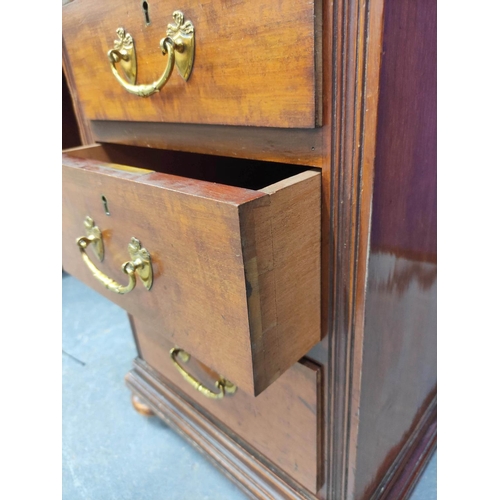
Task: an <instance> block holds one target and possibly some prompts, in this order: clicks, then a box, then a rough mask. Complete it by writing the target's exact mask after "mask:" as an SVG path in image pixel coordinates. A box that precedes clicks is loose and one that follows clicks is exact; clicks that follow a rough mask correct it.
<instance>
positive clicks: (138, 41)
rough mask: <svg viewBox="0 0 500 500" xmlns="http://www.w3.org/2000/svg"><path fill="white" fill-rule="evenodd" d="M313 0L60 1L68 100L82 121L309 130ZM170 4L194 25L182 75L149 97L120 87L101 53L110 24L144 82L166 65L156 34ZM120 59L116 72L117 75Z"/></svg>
mask: <svg viewBox="0 0 500 500" xmlns="http://www.w3.org/2000/svg"><path fill="white" fill-rule="evenodd" d="M143 3H147V4H148V16H149V20H150V24H149V25H147V24H146V19H145V14H144V12H143ZM319 4H320V2H315V1H314V0H299V1H294V2H269V1H268V0H254V1H251V2H248V1H247V2H226V1H225V0H210V1H206V2H198V1H196V2H195V1H193V0H183V1H182V2H179V1H178V0H176V1H175V2H174V1H172V0H148V1H147V2H142V1H138V0H114V1H101V2H96V1H89V0H87V1H84V0H73V1H71V2H69V3H68V4H66V5H65V6H63V39H64V45H65V48H66V50H67V54H68V60H69V64H70V66H71V68H70V73H71V74H72V77H73V80H72V81H73V82H74V86H75V89H76V95H77V98H78V100H79V102H80V104H81V106H82V109H83V112H84V114H85V116H86V118H87V119H89V120H122V121H146V122H172V123H199V124H225V125H252V126H261V127H262V126H264V127H282V128H290V127H292V128H313V127H315V126H316V125H320V123H319V118H320V114H321V113H319V112H318V110H320V109H321V106H320V104H319V96H320V90H319V85H320V83H321V71H320V67H319V65H320V61H321V54H320V47H321V39H320V37H319V35H320V33H319V30H318V29H317V26H320V23H321V12H320V10H318V8H319V7H317V5H319ZM177 10H180V11H182V13H183V14H184V23H185V22H186V21H188V20H189V21H191V23H192V25H193V26H194V36H195V49H194V51H195V55H194V61H193V65H192V71H191V74H190V76H189V78H188V80H187V81H184V79H183V78H182V77H181V75H180V74H178V72H177V71H176V70H175V69H174V70H173V72H172V74H171V76H170V78H169V80H168V82H167V83H166V84H165V85H164V87H163V88H162V89H161V90H160V91H159V92H157V93H154V94H153V95H151V96H150V97H144V98H142V97H138V96H136V95H132V94H130V93H128V92H127V91H126V90H125V89H124V88H123V87H122V86H121V85H120V84H119V83H118V81H117V79H116V78H115V77H114V76H113V74H112V71H111V67H110V62H109V60H108V55H107V53H108V51H109V50H110V49H113V47H114V41H115V40H118V39H119V38H118V36H117V33H116V30H117V29H118V28H120V27H122V28H124V30H125V32H126V33H128V34H130V35H131V37H132V38H133V41H134V46H135V54H136V62H137V82H136V83H137V84H150V83H152V82H154V81H155V80H158V79H159V77H160V75H162V74H163V72H164V70H165V68H166V64H167V59H168V56H165V57H164V56H163V55H162V51H161V48H160V41H161V40H162V39H163V38H165V37H166V34H167V26H168V25H169V24H172V25H173V26H175V22H174V19H173V17H172V14H173V12H174V11H177ZM316 40H317V41H316ZM176 53H177V52H176ZM177 57H179V56H177ZM120 64H121V63H120V62H119V63H117V64H116V67H117V71H118V72H119V74H120V75H121V76H122V77H123V78H125V77H124V73H123V72H122V69H121V67H120Z"/></svg>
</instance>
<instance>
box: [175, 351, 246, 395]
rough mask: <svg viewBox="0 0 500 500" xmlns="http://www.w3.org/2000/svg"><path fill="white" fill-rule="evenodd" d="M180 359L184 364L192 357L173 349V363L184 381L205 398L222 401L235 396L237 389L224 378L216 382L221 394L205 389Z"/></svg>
mask: <svg viewBox="0 0 500 500" xmlns="http://www.w3.org/2000/svg"><path fill="white" fill-rule="evenodd" d="M177 358H179V359H180V360H181V361H182V362H183V363H187V362H188V361H189V358H190V355H189V354H188V353H187V352H186V351H184V350H182V349H179V348H178V347H173V348H172V349H170V359H171V360H172V363H173V364H174V366H175V367H176V368H177V370H178V371H179V372H180V374H181V375H182V377H183V378H184V380H186V382H188V383H189V384H190V385H192V386H193V387H194V388H195V389H196V390H197V391H199V392H201V393H202V394H203V395H204V396H206V397H207V398H210V399H221V398H223V397H224V396H226V395H227V394H234V393H235V392H236V389H237V387H236V386H235V385H234V384H232V383H231V382H229V380H226V379H225V378H224V377H219V379H218V380H217V381H216V382H215V387H216V388H217V389H219V392H214V391H212V390H210V389H209V388H208V387H205V386H204V385H203V384H202V383H201V382H200V381H199V380H198V379H196V378H195V377H193V376H192V375H191V374H190V373H188V372H187V371H186V370H185V369H184V368H183V367H182V366H181V365H180V364H179V362H178V361H177Z"/></svg>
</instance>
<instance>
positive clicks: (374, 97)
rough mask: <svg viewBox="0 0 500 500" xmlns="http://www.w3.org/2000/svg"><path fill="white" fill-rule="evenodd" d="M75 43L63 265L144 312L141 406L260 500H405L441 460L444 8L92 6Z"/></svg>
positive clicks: (69, 69) (378, 3)
mask: <svg viewBox="0 0 500 500" xmlns="http://www.w3.org/2000/svg"><path fill="white" fill-rule="evenodd" d="M181 11H182V12H181ZM119 28H121V29H119ZM117 30H118V31H117ZM63 40H64V44H63V68H64V71H65V75H66V78H67V80H68V83H69V88H70V90H71V93H72V97H73V102H74V105H75V111H76V118H77V120H78V123H79V129H80V134H81V137H82V143H83V144H84V146H83V147H81V148H76V149H72V150H69V151H66V152H65V153H64V154H63V162H62V164H63V266H64V268H65V270H67V271H68V272H69V273H71V274H73V275H74V276H76V277H77V278H79V279H81V280H83V281H84V282H85V283H87V284H88V285H89V286H92V287H93V288H94V289H95V290H98V291H99V292H100V293H102V294H103V295H105V296H106V297H108V298H109V299H110V300H113V301H114V302H115V303H117V304H119V305H120V306H121V307H123V308H124V309H126V310H127V312H128V313H129V315H130V321H131V327H132V330H133V332H134V337H135V341H136V345H137V350H138V358H137V359H136V360H135V362H134V366H133V369H132V370H131V372H130V373H129V374H128V375H127V378H126V380H127V385H128V386H129V387H130V389H131V390H132V392H133V394H134V395H135V396H138V397H139V398H140V399H141V400H142V402H143V403H144V404H145V405H146V406H147V407H149V408H150V409H151V410H152V411H153V412H154V413H155V414H157V415H158V416H159V417H160V418H162V419H163V420H165V421H166V422H167V423H168V424H169V425H171V426H172V428H174V429H175V430H177V431H178V432H179V433H181V434H182V435H184V436H185V437H186V438H187V439H188V440H189V441H190V442H192V443H195V444H196V445H197V447H198V448H199V449H200V450H201V451H203V452H205V453H206V454H208V455H209V456H210V457H211V458H212V459H213V461H215V462H216V463H217V464H218V465H219V466H220V468H221V469H222V470H223V471H224V472H225V473H226V474H227V475H228V476H229V477H230V478H231V479H232V480H234V481H235V482H237V483H238V484H239V485H240V486H241V487H242V488H243V489H244V491H246V492H247V493H248V494H249V495H250V496H253V497H256V498H303V499H313V498H316V499H321V500H327V499H328V500H333V499H345V500H347V499H349V500H351V499H352V500H361V499H363V500H368V499H372V498H380V499H382V498H384V499H385V498H397V499H399V498H406V497H407V496H408V493H409V492H410V491H411V488H412V486H413V484H414V481H415V478H416V477H418V475H419V472H420V471H421V470H422V468H423V466H424V465H425V463H426V460H427V458H428V457H429V456H430V454H431V452H432V451H433V449H434V447H435V441H436V437H435V436H436V356H435V350H436V349H435V334H436V195H435V193H436V178H435V177H436V175H435V169H436V145H435V142H436V134H435V126H436V125H435V85H436V71H435V62H436V60H435V57H436V56H435V4H433V3H432V2H429V1H427V0H426V1H424V2H423V3H421V4H418V5H416V4H414V3H413V2H409V1H406V0H403V1H398V2H396V1H394V0H385V1H384V0H371V1H370V2H368V3H366V2H365V3H358V2H354V1H352V0H345V1H342V2H336V3H331V2H328V1H311V0H308V1H306V0H304V1H302V0H301V1H298V2H276V3H272V2H271V3H270V2H262V1H259V0H257V1H256V2H224V1H219V0H215V1H208V2H205V3H196V2H191V1H190V0H187V1H186V2H185V4H183V5H180V4H175V3H173V2H171V1H170V0H148V1H147V2H135V1H125V2H117V1H114V0H111V1H110V0H105V1H102V2H95V1H90V0H87V1H84V0H73V1H71V2H69V3H67V4H66V5H64V6H63ZM132 40H133V42H132ZM131 47H133V48H131ZM382 47H384V52H383V53H382ZM193 48H194V52H193V51H192V49H193ZM162 52H163V53H164V56H162ZM192 54H194V58H192V59H190V57H191V55H192ZM174 66H176V67H177V69H178V70H179V71H176V70H175V69H174ZM134 94H136V95H134ZM141 96H146V97H141ZM95 142H97V143H100V144H99V145H96V144H94V143H95ZM403 472H404V473H403Z"/></svg>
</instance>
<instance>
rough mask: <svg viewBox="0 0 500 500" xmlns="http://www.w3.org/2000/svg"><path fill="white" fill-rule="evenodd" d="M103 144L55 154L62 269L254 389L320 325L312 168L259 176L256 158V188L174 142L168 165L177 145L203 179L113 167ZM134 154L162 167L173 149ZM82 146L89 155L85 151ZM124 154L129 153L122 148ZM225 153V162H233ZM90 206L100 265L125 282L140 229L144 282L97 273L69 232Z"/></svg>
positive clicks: (293, 357)
mask: <svg viewBox="0 0 500 500" xmlns="http://www.w3.org/2000/svg"><path fill="white" fill-rule="evenodd" d="M115 148H118V149H120V147H115ZM107 153H109V150H108V151H105V149H104V148H103V147H101V146H97V147H91V148H88V149H84V150H76V151H73V152H71V153H67V154H65V155H63V158H64V159H63V165H64V167H63V187H64V192H63V259H64V260H63V265H64V269H65V270H66V271H67V272H68V273H70V274H73V275H74V276H76V277H78V278H79V279H81V280H83V281H84V282H85V283H87V284H88V285H90V286H92V288H94V289H95V290H97V291H98V292H100V293H102V294H103V295H104V296H106V297H108V298H109V299H111V300H112V301H114V302H115V303H117V304H118V305H120V306H121V307H123V308H125V309H126V310H127V311H128V312H129V313H131V314H132V315H134V316H137V317H142V318H148V320H149V321H150V323H151V325H152V327H154V329H155V331H156V333H157V335H159V336H165V337H167V338H170V339H171V340H172V341H173V342H175V343H176V344H178V345H179V346H180V347H182V348H183V349H185V350H187V351H188V352H190V353H192V354H193V355H194V356H195V357H197V358H198V359H200V361H202V362H204V363H205V364H206V365H208V366H210V367H211V368H213V369H214V370H216V371H217V372H219V373H221V374H223V375H224V376H226V377H227V378H229V379H230V380H232V381H233V382H234V383H235V384H237V385H238V386H240V387H241V389H242V390H244V391H247V392H249V393H251V394H259V393H260V392H262V391H263V390H264V389H265V388H266V387H268V386H269V385H270V384H271V383H272V382H273V381H274V380H275V379H276V378H277V377H279V376H280V375H281V374H282V373H283V372H284V371H285V370H286V369H287V368H289V367H290V366H291V365H292V364H293V363H295V362H296V361H297V360H298V359H300V357H302V356H303V355H304V354H305V353H306V352H307V351H308V350H309V349H310V348H311V347H312V346H313V345H314V344H315V343H316V342H317V341H318V340H319V337H320V324H319V322H320V312H319V286H320V265H319V244H320V233H319V224H320V213H319V210H320V207H319V196H320V175H319V173H318V172H314V171H305V172H302V173H299V174H296V175H292V177H290V178H287V179H285V180H282V181H278V182H277V183H275V184H271V186H267V187H266V186H265V187H262V186H261V185H260V184H259V183H262V182H267V181H269V180H270V179H273V178H274V177H275V175H276V171H275V170H272V171H270V170H262V169H258V168H256V167H255V168H254V171H253V177H250V178H248V179H247V182H246V183H245V184H246V185H252V186H253V187H255V190H253V189H248V188H244V187H235V186H231V185H225V184H220V183H215V182H208V181H207V180H208V179H213V178H214V175H215V177H217V175H218V174H220V172H219V170H218V169H217V165H212V166H211V168H209V169H207V170H203V165H204V163H203V157H200V156H196V155H194V156H192V155H187V154H183V153H176V154H174V157H175V159H176V160H177V161H176V162H175V163H176V165H179V161H178V160H179V158H180V157H182V158H183V159H184V163H187V164H189V165H190V167H189V168H190V170H191V173H192V174H194V172H195V170H196V171H197V172H198V177H202V178H205V179H206V180H199V179H196V177H178V176H174V175H171V174H166V173H159V172H152V173H151V172H143V171H139V172H134V171H126V170H125V171H124V170H115V169H114V168H112V163H114V162H113V161H112V160H113V159H117V160H118V159H119V158H117V156H119V155H115V156H113V157H111V158H109V159H108V161H110V160H111V161H112V163H105V162H104V161H103V160H102V158H103V157H105V156H106V154H107ZM137 154H138V155H139V156H141V158H142V162H143V163H147V164H148V165H150V166H152V167H154V168H155V170H157V168H156V167H158V168H159V169H161V170H163V171H168V170H169V164H170V163H171V162H173V161H174V159H173V157H171V156H170V154H171V153H169V152H166V151H162V152H161V156H160V157H155V154H154V153H153V152H152V151H150V150H141V149H140V148H138V151H137ZM89 155H91V156H93V157H94V158H96V159H89V158H81V157H84V156H89ZM78 156H80V157H78ZM126 156H127V158H128V159H129V160H131V159H132V158H131V153H130V148H129V149H128V150H127V153H126ZM98 158H100V159H98ZM209 159H210V160H211V161H214V160H215V157H209ZM134 163H135V162H134ZM232 163H233V167H232V169H230V170H229V174H231V173H233V174H234V172H235V171H236V170H237V165H234V163H235V160H232ZM197 165H198V167H199V169H198V170H197ZM174 170H175V167H174ZM251 173H252V171H251V169H247V170H246V175H247V176H248V175H249V174H251ZM207 176H208V177H207ZM229 177H230V176H229ZM228 180H231V179H230V178H228ZM241 181H242V178H240V177H238V182H239V183H241ZM259 188H261V190H259ZM103 195H104V196H105V197H106V199H107V203H108V209H109V213H110V215H109V216H107V215H106V214H105V211H104V208H103V205H102V201H101V197H102V196H103ZM87 215H89V216H91V217H92V218H93V219H94V221H95V223H96V225H98V226H99V227H100V229H101V231H102V233H103V239H104V246H105V259H104V262H102V263H98V262H96V265H97V267H98V268H99V269H101V270H102V272H104V273H105V274H106V275H107V276H109V277H111V278H112V279H115V280H116V281H119V282H121V283H124V284H125V283H126V282H127V281H128V280H127V278H126V276H125V275H124V274H123V273H122V272H121V270H120V269H121V265H122V264H123V263H124V262H126V261H127V260H129V255H128V252H127V245H128V243H129V241H130V238H131V237H132V236H133V237H136V238H138V239H139V240H140V241H141V243H142V245H143V246H144V247H145V248H147V250H148V251H149V252H150V254H151V258H152V262H153V270H154V282H153V288H152V289H151V291H147V290H146V289H145V288H144V287H143V286H142V284H141V283H138V284H137V287H136V289H135V290H133V291H132V292H131V293H129V294H127V295H123V296H119V295H117V294H115V293H113V292H111V291H109V290H107V289H105V288H104V287H103V286H102V284H100V283H99V282H97V280H95V278H94V277H93V276H92V275H91V273H90V271H89V270H88V269H87V267H86V265H85V263H84V262H83V260H82V258H81V256H80V252H79V250H78V248H77V246H76V244H75V241H76V239H77V238H78V237H79V236H82V235H84V234H85V232H84V227H83V221H84V219H85V217H86V216H87Z"/></svg>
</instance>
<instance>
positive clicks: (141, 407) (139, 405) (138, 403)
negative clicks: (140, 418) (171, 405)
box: [132, 394, 154, 417]
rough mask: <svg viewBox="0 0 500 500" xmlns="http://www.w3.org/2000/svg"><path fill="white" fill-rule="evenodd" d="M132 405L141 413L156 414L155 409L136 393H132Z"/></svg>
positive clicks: (145, 414)
mask: <svg viewBox="0 0 500 500" xmlns="http://www.w3.org/2000/svg"><path fill="white" fill-rule="evenodd" d="M132 406H133V407H134V410H135V411H136V412H137V413H140V414H141V415H144V416H146V417H152V416H153V415H154V413H153V410H152V409H151V408H150V407H149V406H148V405H147V404H145V403H144V402H143V401H142V399H140V398H139V397H138V396H136V395H135V394H132Z"/></svg>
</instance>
